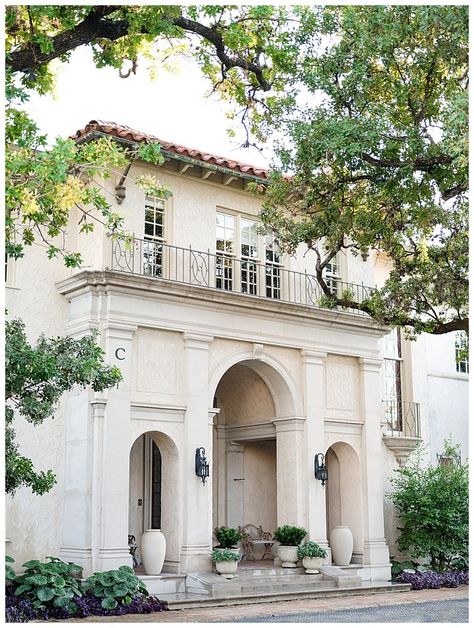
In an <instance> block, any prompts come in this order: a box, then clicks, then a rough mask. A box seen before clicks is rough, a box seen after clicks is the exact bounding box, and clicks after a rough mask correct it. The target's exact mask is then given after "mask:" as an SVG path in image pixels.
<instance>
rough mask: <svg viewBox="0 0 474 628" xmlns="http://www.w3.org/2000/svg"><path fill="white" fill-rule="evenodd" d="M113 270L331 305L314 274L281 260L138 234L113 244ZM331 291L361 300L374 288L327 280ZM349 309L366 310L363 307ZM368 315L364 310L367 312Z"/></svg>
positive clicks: (352, 311) (289, 301)
mask: <svg viewBox="0 0 474 628" xmlns="http://www.w3.org/2000/svg"><path fill="white" fill-rule="evenodd" d="M112 270H119V271H123V272H127V273H133V274H138V275H145V276H147V277H156V278H159V279H167V280H169V281H175V282H178V283H182V284H188V285H193V286H201V287H205V288H212V289H215V290H219V291H227V292H233V293H240V294H244V295H251V296H255V297H261V298H264V299H277V300H279V301H284V302H287V303H295V304H299V305H309V306H313V307H319V308H328V307H329V308H331V302H330V300H328V298H327V297H325V295H324V294H323V292H322V290H321V287H320V285H319V284H318V282H317V279H316V277H315V276H314V275H308V274H306V273H299V272H295V271H290V270H286V269H285V268H283V265H282V264H281V263H277V262H274V261H270V260H268V261H265V262H260V261H258V260H256V259H253V258H248V259H246V258H243V259H237V258H236V257H233V256H232V255H229V254H228V253H224V252H222V253H220V252H218V253H216V254H214V253H210V252H209V251H208V252H207V253H206V252H204V251H195V250H193V249H191V248H189V249H186V248H182V247H179V246H170V245H169V244H164V243H163V242H159V241H154V240H142V239H139V238H135V239H134V240H133V242H132V243H131V245H126V244H125V243H124V242H122V241H120V240H117V241H113V242H112ZM328 285H329V286H330V288H331V291H332V292H333V293H334V294H335V295H337V296H339V297H344V298H349V299H353V300H354V301H356V302H358V303H360V302H361V301H363V300H364V299H367V298H368V297H369V296H370V294H371V292H372V290H373V289H372V288H369V287H368V286H364V285H359V284H352V283H347V282H345V281H340V280H338V279H331V280H328ZM344 311H347V312H351V313H356V314H364V313H363V312H362V311H361V310H359V309H344ZM364 315H365V314H364Z"/></svg>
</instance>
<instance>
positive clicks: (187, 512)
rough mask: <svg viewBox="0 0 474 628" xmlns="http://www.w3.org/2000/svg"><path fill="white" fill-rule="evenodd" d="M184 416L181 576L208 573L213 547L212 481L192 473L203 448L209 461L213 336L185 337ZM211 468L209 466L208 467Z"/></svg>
mask: <svg viewBox="0 0 474 628" xmlns="http://www.w3.org/2000/svg"><path fill="white" fill-rule="evenodd" d="M183 338H184V354H185V355H184V362H185V367H184V368H185V372H184V379H185V390H186V415H185V422H184V431H185V439H184V440H185V446H184V452H183V460H182V464H183V476H182V477H183V481H184V505H183V506H184V508H183V515H184V521H183V526H184V530H183V545H182V549H181V570H182V572H183V573H192V572H196V571H207V570H209V569H210V567H211V562H210V552H211V546H212V517H211V512H212V479H211V478H208V480H207V481H206V483H205V484H203V483H202V481H201V479H200V478H198V477H197V476H196V474H195V470H194V458H195V452H196V449H197V448H198V447H204V448H205V450H206V457H207V460H208V461H209V462H210V461H211V460H212V455H213V452H212V422H211V425H209V407H208V395H209V393H208V388H209V345H210V343H211V342H212V340H213V338H212V336H205V335H201V334H188V333H185V334H184V337H183ZM210 468H211V469H212V465H210Z"/></svg>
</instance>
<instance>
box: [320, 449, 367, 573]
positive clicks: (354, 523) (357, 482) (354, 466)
mask: <svg viewBox="0 0 474 628" xmlns="http://www.w3.org/2000/svg"><path fill="white" fill-rule="evenodd" d="M326 464H327V467H328V476H329V478H328V483H327V486H326V526H327V534H328V538H329V534H330V531H331V529H332V528H333V527H335V526H341V525H342V526H348V527H349V528H350V529H351V531H352V535H353V537H354V550H353V561H354V559H355V562H359V560H360V561H362V553H363V548H364V537H363V524H362V521H363V519H362V511H363V508H362V507H363V503H362V499H363V495H362V469H361V463H360V457H359V455H358V453H357V451H356V450H355V449H354V447H353V446H352V445H350V444H349V443H347V442H344V441H340V440H339V441H336V442H334V443H332V444H331V445H330V446H329V447H328V449H327V451H326ZM358 558H359V560H358Z"/></svg>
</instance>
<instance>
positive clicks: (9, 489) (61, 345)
mask: <svg viewBox="0 0 474 628" xmlns="http://www.w3.org/2000/svg"><path fill="white" fill-rule="evenodd" d="M96 340H97V334H91V335H90V336H85V337H83V338H80V339H79V340H73V339H72V338H61V337H57V338H45V337H44V336H40V338H39V339H38V341H37V343H36V345H35V346H32V345H31V344H30V343H29V342H28V340H27V338H26V334H25V325H24V323H23V322H22V321H21V320H20V319H18V318H17V319H13V320H10V321H6V340H5V358H6V364H5V402H6V403H5V428H6V430H5V475H6V480H5V487H6V493H9V494H10V495H14V494H15V491H16V490H17V489H18V488H19V487H20V486H29V487H30V488H31V490H32V491H33V493H37V494H39V495H42V494H43V493H47V492H48V491H49V490H51V488H52V487H53V486H54V484H55V482H56V478H55V475H54V473H53V471H52V470H48V471H37V470H36V469H35V467H34V465H33V462H32V461H31V460H30V459H29V458H27V457H25V456H22V455H21V454H20V453H19V449H18V444H17V442H16V435H15V429H14V427H13V421H14V418H15V412H17V413H18V414H19V415H20V416H22V417H23V418H25V419H26V420H27V421H28V422H29V423H32V424H33V425H40V424H41V423H43V421H44V420H45V419H47V418H49V417H51V418H53V414H54V412H55V410H56V409H57V404H58V402H59V400H60V398H61V395H62V394H63V393H64V392H66V391H68V390H71V388H72V387H73V386H91V387H92V390H94V391H102V390H105V389H106V388H110V387H112V386H115V385H117V384H118V383H119V382H120V381H121V379H122V375H121V373H120V370H119V369H118V368H117V367H115V366H107V365H106V364H104V361H103V356H104V352H103V351H102V349H101V348H100V347H99V346H98V345H97V344H96Z"/></svg>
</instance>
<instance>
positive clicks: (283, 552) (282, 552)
mask: <svg viewBox="0 0 474 628" xmlns="http://www.w3.org/2000/svg"><path fill="white" fill-rule="evenodd" d="M277 552H278V558H279V559H280V560H281V566H282V567H290V568H293V569H294V568H295V567H296V563H297V562H298V547H296V546H295V545H279V546H278V547H277Z"/></svg>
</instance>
